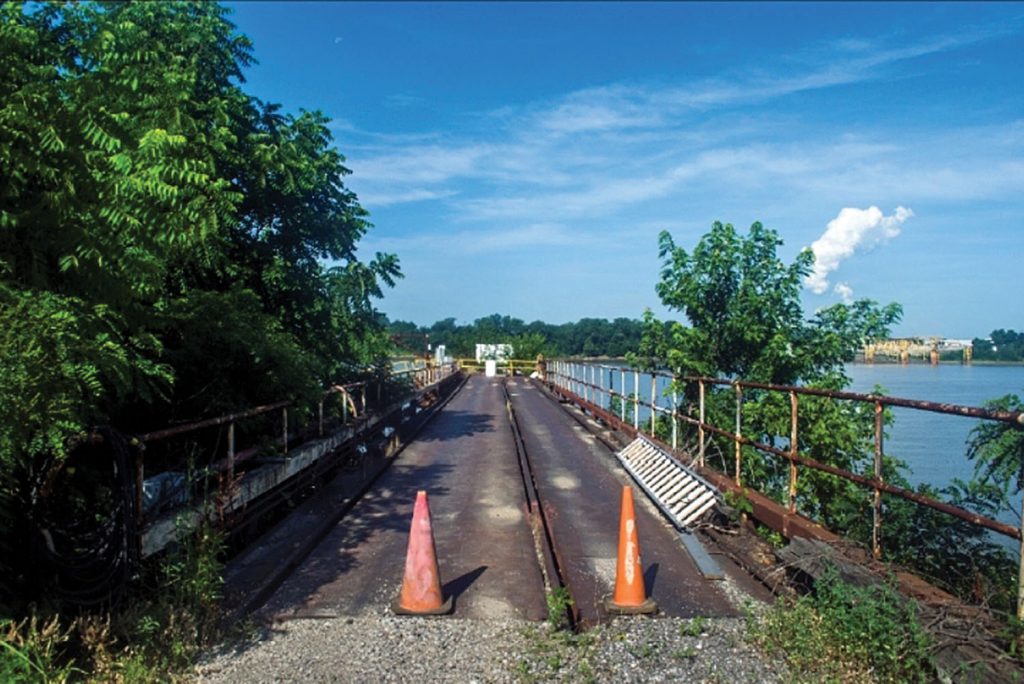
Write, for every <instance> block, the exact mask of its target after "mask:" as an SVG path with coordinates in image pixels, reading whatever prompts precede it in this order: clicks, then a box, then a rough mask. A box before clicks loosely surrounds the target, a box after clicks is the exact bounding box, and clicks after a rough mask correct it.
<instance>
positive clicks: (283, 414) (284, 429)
mask: <svg viewBox="0 0 1024 684" xmlns="http://www.w3.org/2000/svg"><path fill="white" fill-rule="evenodd" d="M281 425H282V426H283V427H282V428H281V432H282V433H283V437H284V439H283V441H284V454H285V456H287V455H288V409H287V408H283V409H281Z"/></svg>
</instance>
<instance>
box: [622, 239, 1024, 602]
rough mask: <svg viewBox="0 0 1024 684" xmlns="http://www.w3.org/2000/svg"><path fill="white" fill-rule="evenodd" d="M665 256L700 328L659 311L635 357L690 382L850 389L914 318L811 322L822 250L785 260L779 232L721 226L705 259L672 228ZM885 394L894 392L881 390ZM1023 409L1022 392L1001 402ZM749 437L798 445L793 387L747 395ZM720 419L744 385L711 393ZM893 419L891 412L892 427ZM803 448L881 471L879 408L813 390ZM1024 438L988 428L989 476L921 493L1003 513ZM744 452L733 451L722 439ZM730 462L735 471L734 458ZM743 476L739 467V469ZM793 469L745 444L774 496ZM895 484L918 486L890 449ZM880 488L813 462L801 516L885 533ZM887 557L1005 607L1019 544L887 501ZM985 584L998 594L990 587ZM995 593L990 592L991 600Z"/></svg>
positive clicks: (889, 472) (760, 484) (839, 528)
mask: <svg viewBox="0 0 1024 684" xmlns="http://www.w3.org/2000/svg"><path fill="white" fill-rule="evenodd" d="M659 245H660V249H659V253H660V256H661V258H662V260H663V269H662V273H661V280H660V282H659V283H658V285H657V292H658V294H659V296H660V297H661V300H662V302H663V303H664V304H665V305H666V306H668V307H669V308H671V309H674V310H676V311H679V312H681V313H682V314H684V315H685V316H686V318H687V319H688V321H689V323H690V326H686V325H683V324H682V323H679V322H665V323H662V322H660V321H658V320H657V319H655V317H654V316H653V315H652V314H651V313H650V312H649V311H648V312H647V313H646V314H645V317H644V337H643V340H642V342H641V344H640V346H639V347H638V349H637V352H635V353H634V354H633V355H631V357H630V358H631V360H632V361H633V362H634V363H636V364H637V365H640V366H643V367H646V368H668V369H671V370H672V371H673V372H674V373H676V374H677V375H680V376H683V375H693V374H699V375H705V376H713V377H725V378H735V379H742V380H751V381H756V382H762V383H774V384H779V385H805V386H810V387H817V388H822V389H830V390H841V389H843V388H845V387H847V386H848V385H849V383H850V379H849V378H848V377H847V376H846V374H845V372H844V364H846V363H848V362H850V361H852V360H853V358H854V355H855V353H856V352H857V351H858V350H859V349H860V348H862V346H863V344H864V343H865V342H866V341H869V340H873V339H879V338H884V337H886V336H888V334H889V327H890V326H891V325H892V324H894V323H895V322H897V321H898V320H899V318H900V315H901V313H902V311H901V308H900V306H899V305H898V304H889V305H887V306H879V305H878V304H876V303H875V302H872V301H869V300H860V301H857V302H854V303H852V304H849V305H846V304H836V305H833V306H829V307H826V308H824V309H820V310H818V311H816V312H815V313H814V314H813V315H811V316H810V317H807V316H805V314H804V312H803V309H802V306H801V303H800V290H801V286H802V282H803V279H804V278H805V277H806V276H807V275H808V274H809V273H810V271H811V268H812V267H813V264H814V257H813V253H811V252H810V251H807V250H805V251H803V252H801V253H800V254H799V255H798V256H797V257H796V259H795V260H794V261H793V262H792V263H788V264H787V263H785V262H783V261H782V260H781V259H780V258H779V257H778V255H777V250H778V248H779V247H780V246H782V241H781V240H780V238H779V236H778V234H777V233H776V232H775V231H772V230H768V229H766V228H764V227H763V226H762V225H761V224H760V223H755V224H754V225H753V226H752V227H751V229H750V231H749V232H748V233H747V234H746V235H741V234H739V233H738V232H737V231H736V230H735V229H733V227H732V226H730V225H727V224H726V225H723V224H721V223H715V224H714V225H713V226H712V228H711V231H710V232H709V233H708V234H706V235H705V236H703V237H702V238H701V239H700V241H699V242H698V244H697V246H696V247H695V248H694V249H693V251H692V253H691V252H688V251H686V250H685V249H683V248H681V247H679V246H677V245H676V244H675V242H674V241H673V240H672V237H671V236H670V235H669V234H668V233H662V235H661V236H660V240H659ZM676 389H677V391H679V392H680V394H689V395H690V399H691V400H692V399H693V396H692V395H693V393H694V391H695V383H679V384H678V385H677V387H676ZM875 391H876V393H879V394H881V393H882V389H881V388H876V390H875ZM993 407H995V408H1001V409H1004V410H1009V409H1014V408H1019V403H1017V402H1016V399H1015V398H1012V397H1005V398H1003V399H1002V400H1000V401H999V402H996V403H994V404H993ZM742 409H743V415H742V429H743V434H744V435H746V436H752V437H754V438H755V439H757V440H758V441H761V442H767V443H768V444H770V445H773V446H776V447H779V448H786V447H788V446H789V442H788V439H789V433H790V420H791V414H790V403H789V398H788V396H787V395H786V394H785V393H780V392H766V391H761V390H754V389H750V388H748V389H746V390H744V392H743V402H742ZM707 410H708V415H709V419H708V420H709V422H711V423H712V424H716V425H719V426H730V427H731V426H732V424H733V420H734V417H735V394H734V391H733V389H732V388H731V387H725V388H709V390H708V396H707ZM891 422H892V415H891V413H890V412H889V411H885V412H884V414H883V424H884V425H885V426H889V425H890V424H891ZM798 439H799V444H798V447H799V451H800V453H801V454H802V455H804V456H807V457H809V458H811V459H813V460H816V461H818V462H821V463H826V464H829V465H832V466H836V467H839V468H842V469H844V470H848V471H852V472H854V473H858V474H861V475H865V476H868V477H872V476H873V475H874V463H873V451H874V410H873V407H872V406H871V405H868V404H863V403H859V402H849V401H833V400H830V399H827V398H825V397H813V396H801V397H800V399H799V408H798ZM1022 444H1024V441H1022V439H1021V432H1020V431H1019V430H1017V429H1015V428H1013V427H1011V426H1008V425H1006V424H986V425H983V426H981V427H979V428H978V430H976V431H975V433H974V434H973V435H972V445H971V450H970V455H971V457H972V458H977V459H978V470H979V474H982V475H984V477H983V478H980V479H976V480H975V481H972V482H968V483H965V482H954V483H953V484H952V485H951V486H950V487H947V488H945V489H943V490H941V491H937V490H935V489H933V488H929V487H919V488H918V489H919V491H920V492H921V493H923V494H926V495H928V496H931V497H941V498H945V499H946V500H948V501H951V502H952V503H954V504H957V505H960V506H963V507H966V508H969V509H971V510H975V511H977V512H979V513H981V514H983V515H990V516H991V515H995V514H996V512H997V511H999V510H1000V506H1001V505H1002V502H1003V501H1005V500H1006V498H1007V495H1008V490H1007V488H1008V487H1009V486H1010V484H1009V483H1011V482H1013V483H1016V486H1017V487H1018V489H1019V487H1020V482H1021V472H1022V470H1021V468H1022V466H1021V464H1022V463H1024V457H1022V455H1021V454H1022V453H1024V451H1022ZM720 447H721V449H722V451H724V452H725V453H732V448H733V447H732V443H731V442H725V441H723V442H722V443H721V445H720ZM723 467H725V464H723ZM727 469H728V470H729V472H730V473H731V464H730V466H729V467H728V468H727ZM788 475H789V466H788V462H787V461H786V460H784V459H779V458H776V457H774V456H770V455H767V454H764V453H762V452H759V451H756V450H755V449H753V448H750V447H743V450H742V472H741V478H742V481H743V482H744V483H748V484H750V485H752V486H755V487H757V488H758V489H760V490H762V491H764V492H766V493H767V494H769V495H770V496H773V497H774V498H775V499H776V500H777V501H780V502H785V501H786V500H787V498H788V485H789V477H788ZM882 475H883V478H884V479H885V480H886V481H887V482H890V483H892V484H895V485H897V486H901V487H903V488H906V489H909V488H910V484H909V482H908V480H907V477H906V466H905V464H904V463H902V462H901V461H900V460H898V458H896V457H894V456H893V455H889V454H887V455H885V457H884V460H883V467H882ZM871 498H872V497H871V492H870V490H867V489H865V488H863V487H860V486H859V485H855V484H853V483H851V482H849V481H847V480H844V479H840V478H837V477H834V476H832V475H829V474H826V473H823V472H819V471H816V470H812V469H810V468H801V469H800V473H799V478H798V488H797V508H798V510H799V511H801V512H802V513H804V514H805V515H808V516H810V517H812V518H814V519H816V520H818V521H820V522H821V523H823V524H824V525H825V526H827V527H829V528H830V529H832V530H834V531H836V532H839V533H842V534H845V535H846V536H848V537H849V538H852V539H854V540H859V541H861V542H865V543H866V542H868V541H870V539H871V533H872V529H871V528H872V526H871V519H872V517H871V516H872V500H871ZM883 508H884V510H883V520H884V521H885V522H884V527H883V536H882V545H883V554H884V556H885V557H886V558H889V559H890V560H894V561H896V562H900V563H904V564H906V565H909V566H911V567H914V568H916V569H917V570H918V571H919V572H922V574H925V575H926V576H928V577H930V578H932V579H933V580H935V581H937V582H939V583H940V584H942V585H944V586H947V587H948V588H950V589H952V590H954V591H956V592H957V593H958V594H960V595H961V596H965V597H972V598H978V599H980V600H984V601H987V602H989V603H990V605H993V606H996V607H1006V606H1007V605H1009V603H1008V602H1009V600H1010V599H1011V598H1012V595H1011V593H1010V592H1009V591H1007V579H1008V578H1009V577H1010V572H1009V571H1008V569H1012V563H1011V562H1010V561H1009V559H1008V557H1007V555H1006V553H1005V550H1004V549H1002V548H1000V547H999V546H998V545H996V544H993V543H992V540H991V539H990V538H989V537H988V536H987V535H986V534H985V533H984V531H983V530H981V529H980V528H978V527H975V526H972V525H970V524H968V523H965V522H962V521H959V520H954V519H952V518H950V517H949V516H946V515H944V514H942V513H939V512H937V511H934V510H932V509H928V508H925V507H922V506H918V505H916V504H913V503H911V502H909V501H905V500H902V499H897V498H895V497H886V498H885V499H884V506H883ZM982 586H985V587H986V589H985V591H984V592H981V591H980V590H979V587H982ZM981 593H984V594H985V595H984V596H983V597H982V596H980V594H981Z"/></svg>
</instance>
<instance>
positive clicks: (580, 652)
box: [196, 615, 787, 683]
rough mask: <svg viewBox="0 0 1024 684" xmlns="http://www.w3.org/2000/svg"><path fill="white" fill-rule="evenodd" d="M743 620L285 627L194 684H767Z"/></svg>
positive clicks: (231, 652)
mask: <svg viewBox="0 0 1024 684" xmlns="http://www.w3.org/2000/svg"><path fill="white" fill-rule="evenodd" d="M745 629H746V627H745V621H744V619H742V618H707V619H704V618H695V619H693V620H684V619H677V618H644V617H620V618H615V619H614V620H612V621H610V622H608V623H606V624H603V625H600V626H598V627H596V628H594V629H591V630H588V631H587V632H585V633H583V634H579V635H576V634H571V633H569V632H565V631H558V630H553V629H552V628H551V627H550V626H549V625H548V624H546V623H538V622H527V621H509V620H505V621H493V622H492V621H481V620H464V619H458V618H451V617H448V618H400V617H395V616H391V615H382V616H366V617H348V618H332V619H324V620H290V621H286V622H279V623H276V624H274V625H272V626H270V627H267V628H264V629H263V630H261V631H259V632H258V633H257V634H255V635H254V636H253V638H251V639H250V640H248V641H246V642H244V643H239V644H235V645H233V646H225V647H223V648H222V650H221V651H219V652H217V653H213V654H210V655H209V656H208V657H207V658H206V659H204V661H203V662H202V663H201V664H200V665H199V666H198V667H197V670H196V676H197V678H198V680H199V681H201V682H210V683H213V682H293V681H301V682H406V681H428V682H478V683H483V682H586V681H592V682H669V681H673V682H675V681H688V682H691V681H692V682H730V683H736V682H775V681H784V680H786V679H787V677H786V671H785V668H784V666H783V665H782V664H780V663H779V662H777V661H773V660H771V659H768V658H766V657H765V656H763V655H762V654H760V653H758V652H757V651H756V650H755V649H754V648H753V647H752V646H749V645H748V644H747V643H746V642H745V641H744V632H745Z"/></svg>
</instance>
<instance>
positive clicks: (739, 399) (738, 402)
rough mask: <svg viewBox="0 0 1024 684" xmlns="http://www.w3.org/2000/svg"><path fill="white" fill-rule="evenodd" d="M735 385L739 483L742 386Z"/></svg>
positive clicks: (738, 476) (737, 481) (738, 475)
mask: <svg viewBox="0 0 1024 684" xmlns="http://www.w3.org/2000/svg"><path fill="white" fill-rule="evenodd" d="M735 387H736V437H737V439H736V485H737V486H739V485H740V449H741V447H740V440H741V439H742V438H743V432H742V431H741V429H742V427H743V388H742V387H740V386H739V383H736V384H735Z"/></svg>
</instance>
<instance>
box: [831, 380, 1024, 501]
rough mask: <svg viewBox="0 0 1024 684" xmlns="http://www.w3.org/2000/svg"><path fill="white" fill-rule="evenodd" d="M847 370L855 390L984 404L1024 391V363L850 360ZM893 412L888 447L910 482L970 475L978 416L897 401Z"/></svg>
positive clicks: (946, 480) (943, 481)
mask: <svg viewBox="0 0 1024 684" xmlns="http://www.w3.org/2000/svg"><path fill="white" fill-rule="evenodd" d="M846 372H847V374H848V375H849V376H850V377H851V378H852V379H853V384H852V385H851V387H850V390H851V391H853V392H871V391H872V390H873V389H874V387H875V385H880V386H881V387H882V388H883V390H884V392H885V394H888V395H890V396H894V397H903V398H906V399H922V400H926V401H938V402H947V403H952V404H961V405H965V406H982V405H983V404H984V403H985V401H987V400H989V399H995V398H997V397H1001V396H1003V395H1006V394H1017V395H1018V396H1024V366H987V365H971V366H961V365H958V364H942V365H939V366H931V365H927V364H910V365H906V366H901V365H897V364H876V365H868V364H851V365H849V366H847V367H846ZM893 417H894V418H895V420H894V422H893V424H892V425H891V426H890V427H889V429H888V432H887V435H886V442H885V452H886V453H887V454H890V455H892V456H895V457H897V458H899V459H901V460H903V461H905V462H906V463H907V465H908V466H909V469H910V473H908V479H909V480H910V481H911V482H912V483H914V484H919V483H927V484H931V485H934V486H937V487H943V486H945V485H947V484H949V483H950V482H951V481H952V480H953V479H954V478H960V479H962V480H968V479H970V478H971V476H972V474H973V473H974V464H973V463H972V462H971V461H968V460H967V456H966V452H967V439H968V436H969V434H970V432H971V430H972V429H973V428H974V427H975V426H977V425H978V423H979V421H978V420H977V419H975V418H965V417H962V416H947V415H943V414H939V413H931V412H928V411H917V410H914V409H906V408H898V407H897V408H894V409H893Z"/></svg>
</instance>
